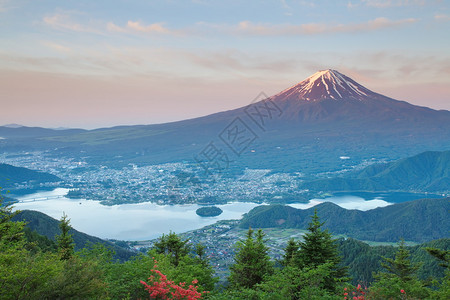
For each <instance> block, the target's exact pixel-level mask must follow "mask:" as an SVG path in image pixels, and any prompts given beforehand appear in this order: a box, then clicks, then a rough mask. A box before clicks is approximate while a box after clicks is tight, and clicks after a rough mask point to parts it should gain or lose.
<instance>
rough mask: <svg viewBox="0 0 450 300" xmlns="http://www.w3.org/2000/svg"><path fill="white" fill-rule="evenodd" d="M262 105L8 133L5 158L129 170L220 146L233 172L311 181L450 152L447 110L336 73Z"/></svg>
mask: <svg viewBox="0 0 450 300" xmlns="http://www.w3.org/2000/svg"><path fill="white" fill-rule="evenodd" d="M258 100H259V101H257V102H255V103H252V104H250V105H247V106H245V107H241V108H238V109H234V110H229V111H224V112H219V113H215V114H212V115H208V116H204V117H199V118H195V119H189V120H184V121H179V122H172V123H165V124H157V125H140V126H120V127H113V128H105V129H96V130H90V131H83V132H74V133H68V132H65V131H64V130H62V131H56V133H55V132H53V131H52V135H51V136H50V135H49V136H44V137H42V136H40V137H37V138H32V139H30V138H28V139H24V138H23V137H22V138H21V137H20V136H17V137H16V138H15V137H14V135H13V134H11V132H9V133H10V134H9V135H8V139H3V140H0V149H2V150H8V149H9V150H11V149H17V148H21V149H24V148H30V147H32V148H33V149H47V150H48V149H52V150H51V153H53V154H55V155H67V156H70V157H77V156H79V157H83V158H84V159H86V160H87V161H88V162H90V163H99V164H100V163H101V164H110V165H126V164H129V163H136V164H158V163H165V162H176V161H194V158H195V157H196V156H197V155H198V154H199V153H202V151H204V150H205V148H206V147H208V145H211V144H213V145H215V147H216V148H217V149H219V150H220V151H221V152H223V153H225V154H226V155H227V156H228V157H230V161H232V163H231V164H230V166H229V169H230V170H233V169H237V170H242V169H243V168H264V169H272V170H276V171H296V172H302V173H306V174H316V173H320V172H327V171H338V170H342V169H345V168H349V167H350V166H355V165H358V164H365V163H367V162H370V161H374V160H375V161H377V160H388V161H389V160H394V159H398V158H402V157H406V156H412V155H415V154H418V153H420V152H424V151H430V150H434V151H442V150H448V149H450V111H446V110H433V109H430V108H427V107H421V106H416V105H412V104H410V103H408V102H405V101H398V100H395V99H392V98H389V97H387V96H383V95H381V94H378V93H376V92H373V91H371V90H369V89H368V88H366V87H364V86H363V85H361V84H359V83H357V82H356V81H354V80H353V79H351V78H349V77H347V76H345V75H344V74H341V73H340V72H338V71H336V70H330V69H329V70H323V71H319V72H317V73H315V74H313V75H312V76H310V77H308V78H307V79H305V80H303V81H301V82H300V83H298V84H296V85H294V86H292V87H290V88H288V89H286V90H284V91H281V92H280V93H278V94H275V95H273V96H270V97H268V96H266V95H263V94H261V97H259V99H258ZM20 129H21V130H22V131H23V130H24V128H23V127H22V128H20ZM8 130H9V131H11V130H13V129H12V128H8ZM244 131H245V132H246V133H245V134H244V135H243V136H241V137H238V136H237V134H238V133H239V132H244ZM0 133H1V127H0ZM233 133H234V135H233ZM0 136H1V135H0ZM236 141H238V142H239V143H237V144H236ZM55 148H57V150H53V149H55Z"/></svg>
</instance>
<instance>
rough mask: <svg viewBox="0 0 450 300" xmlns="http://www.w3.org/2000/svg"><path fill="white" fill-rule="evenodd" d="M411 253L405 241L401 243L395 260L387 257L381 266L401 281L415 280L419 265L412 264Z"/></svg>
mask: <svg viewBox="0 0 450 300" xmlns="http://www.w3.org/2000/svg"><path fill="white" fill-rule="evenodd" d="M409 257H410V254H409V251H408V250H407V249H406V246H405V241H403V240H402V241H401V242H400V243H399V247H398V250H397V253H396V255H395V259H392V258H388V257H385V258H384V262H383V263H381V266H382V267H383V268H385V269H386V271H387V272H388V273H390V274H392V275H394V276H396V277H398V278H400V280H401V281H404V282H406V281H409V280H412V279H413V278H415V274H416V272H417V270H418V269H419V265H416V264H413V263H411V261H410V259H409Z"/></svg>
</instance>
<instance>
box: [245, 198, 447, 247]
mask: <svg viewBox="0 0 450 300" xmlns="http://www.w3.org/2000/svg"><path fill="white" fill-rule="evenodd" d="M315 209H317V214H318V215H319V217H320V220H321V221H322V222H325V225H324V228H327V229H329V231H330V232H331V233H333V234H335V235H337V234H344V235H347V236H349V237H352V238H356V239H359V240H368V241H380V242H397V241H399V240H400V239H405V240H407V241H414V242H426V241H431V240H434V239H440V238H447V237H448V234H449V230H450V218H449V217H448V212H449V211H450V198H443V199H420V200H414V201H409V202H404V203H398V204H393V205H389V206H386V207H381V208H376V209H372V210H368V211H359V210H347V209H344V208H341V207H340V206H338V205H336V204H333V203H331V202H325V203H321V204H319V205H317V206H315V207H313V208H310V209H305V210H302V209H296V208H293V207H290V206H283V205H268V206H258V207H256V208H254V209H252V210H251V211H250V212H249V213H248V214H246V215H245V216H244V218H243V219H242V221H241V222H240V226H241V227H243V228H248V227H252V228H271V227H281V228H299V229H306V228H307V227H308V223H309V222H310V221H311V216H312V215H313V213H314V210H315Z"/></svg>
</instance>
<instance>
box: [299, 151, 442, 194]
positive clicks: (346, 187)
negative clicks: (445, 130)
mask: <svg viewBox="0 0 450 300" xmlns="http://www.w3.org/2000/svg"><path fill="white" fill-rule="evenodd" d="M303 187H304V188H309V189H312V190H320V191H356V190H372V191H388V190H412V191H426V192H442V193H445V192H448V191H449V190H450V151H442V152H437V151H428V152H424V153H420V154H418V155H415V156H412V157H408V158H404V159H400V160H398V161H394V162H391V163H385V164H374V165H370V166H368V167H366V168H364V169H363V170H361V171H357V172H353V173H351V174H349V175H346V176H345V177H337V178H331V179H321V180H315V181H311V182H306V183H304V185H303Z"/></svg>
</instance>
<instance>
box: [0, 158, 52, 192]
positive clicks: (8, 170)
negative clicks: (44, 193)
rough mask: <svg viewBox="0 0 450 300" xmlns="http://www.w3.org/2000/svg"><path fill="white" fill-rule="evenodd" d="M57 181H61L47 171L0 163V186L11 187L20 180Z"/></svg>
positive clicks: (36, 181)
mask: <svg viewBox="0 0 450 300" xmlns="http://www.w3.org/2000/svg"><path fill="white" fill-rule="evenodd" d="M57 181H61V179H60V178H59V177H57V176H55V175H52V174H49V173H44V172H39V171H35V170H30V169H27V168H21V167H14V166H11V165H8V164H0V187H2V188H9V187H13V186H14V184H15V183H22V182H33V183H44V182H57Z"/></svg>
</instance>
